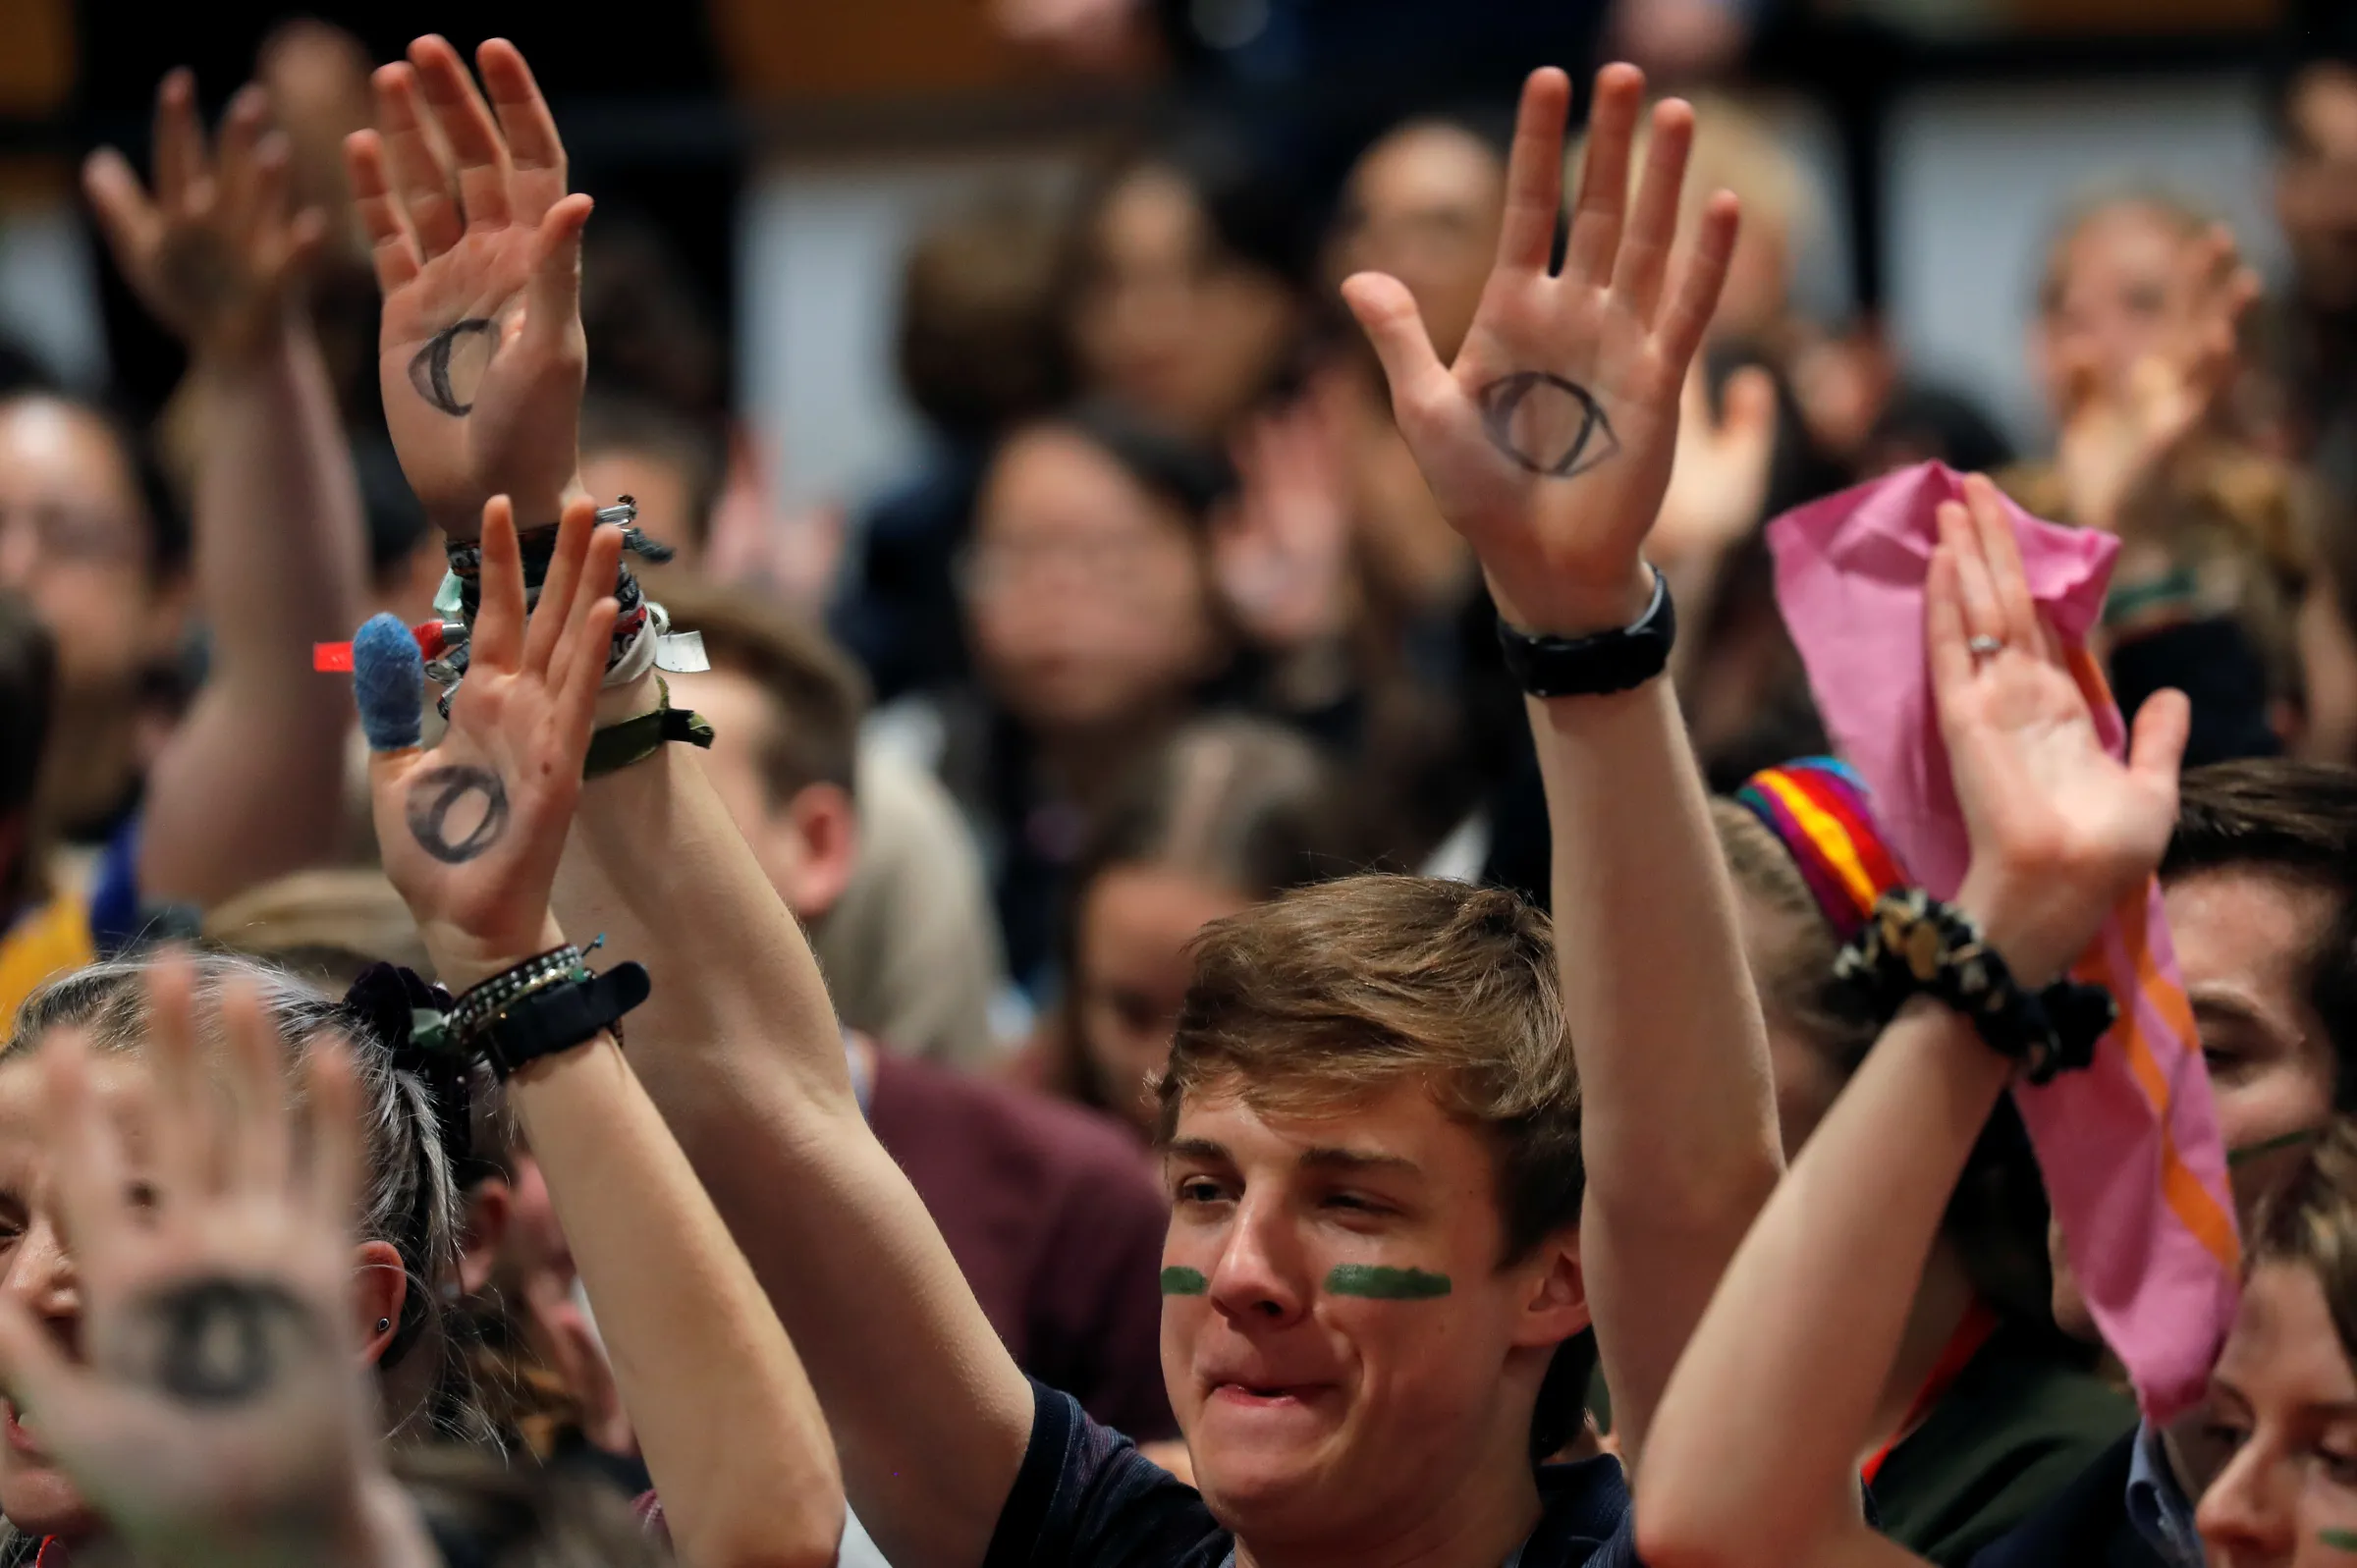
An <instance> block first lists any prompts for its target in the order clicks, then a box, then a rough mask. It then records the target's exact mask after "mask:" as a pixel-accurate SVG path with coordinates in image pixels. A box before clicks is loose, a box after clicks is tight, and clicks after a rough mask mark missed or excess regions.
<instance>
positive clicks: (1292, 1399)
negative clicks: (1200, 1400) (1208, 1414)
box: [1210, 1382, 1319, 1410]
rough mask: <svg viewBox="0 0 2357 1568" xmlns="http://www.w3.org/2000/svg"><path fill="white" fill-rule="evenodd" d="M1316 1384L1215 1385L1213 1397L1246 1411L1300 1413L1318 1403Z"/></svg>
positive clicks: (1223, 1383) (1222, 1383) (1228, 1383)
mask: <svg viewBox="0 0 2357 1568" xmlns="http://www.w3.org/2000/svg"><path fill="white" fill-rule="evenodd" d="M1318 1393H1319V1385H1318V1384H1316V1383H1241V1382H1215V1383H1213V1384H1212V1385H1211V1394H1210V1397H1211V1398H1213V1399H1215V1400H1219V1401H1221V1402H1223V1403H1226V1404H1231V1405H1235V1406H1239V1407H1241V1408H1243V1409H1245V1410H1283V1409H1288V1408H1291V1409H1297V1408H1299V1407H1301V1406H1303V1405H1306V1404H1308V1403H1309V1402H1310V1401H1311V1400H1313V1399H1315V1398H1316V1397H1317V1395H1318Z"/></svg>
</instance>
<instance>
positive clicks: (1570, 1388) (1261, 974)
mask: <svg viewBox="0 0 2357 1568" xmlns="http://www.w3.org/2000/svg"><path fill="white" fill-rule="evenodd" d="M1410 1080H1421V1081H1422V1082H1423V1083H1424V1085H1425V1086H1426V1087H1427V1088H1428V1089H1429V1091H1430V1093H1431V1095H1432V1097H1433V1100H1434V1102H1435V1103H1436V1104H1437V1105H1438V1106H1439V1107H1440V1108H1441V1109H1442V1110H1444V1111H1446V1112H1447V1113H1448V1114H1449V1115H1451V1116H1453V1117H1454V1118H1456V1119H1457V1120H1458V1121H1460V1122H1463V1123H1466V1124H1468V1125H1470V1126H1471V1127H1472V1128H1474V1129H1475V1130H1476V1131H1477V1132H1478V1133H1480V1134H1481V1136H1482V1137H1483V1138H1484V1139H1485V1140H1486V1141H1487V1142H1488V1143H1489V1145H1490V1148H1491V1151H1492V1154H1493V1156H1494V1158H1495V1160H1496V1163H1497V1181H1498V1187H1497V1196H1498V1215H1499V1220H1500V1228H1501V1229H1502V1230H1503V1232H1504V1237H1503V1245H1502V1247H1501V1249H1500V1257H1499V1264H1500V1266H1501V1267H1504V1266H1506V1265H1508V1264H1512V1263H1515V1262H1517V1261H1519V1260H1520V1259H1523V1258H1526V1257H1528V1256H1529V1255H1530V1253H1531V1251H1532V1250H1533V1249H1534V1248H1536V1247H1537V1246H1538V1245H1539V1244H1540V1242H1542V1241H1543V1240H1545V1239H1546V1237H1548V1236H1549V1235H1551V1234H1553V1233H1554V1232H1556V1231H1559V1230H1561V1229H1562V1228H1563V1227H1564V1226H1566V1225H1576V1224H1577V1223H1578V1222H1579V1208H1580V1202H1581V1200H1582V1198H1583V1197H1584V1196H1585V1195H1586V1192H1587V1171H1586V1167H1585V1166H1584V1165H1583V1164H1582V1163H1581V1161H1580V1141H1579V1116H1580V1099H1579V1069H1578V1066H1577V1064H1576V1063H1575V1062H1574V1061H1573V1059H1572V1055H1571V1043H1570V1040H1569V1038H1568V1037H1567V1035H1566V1034H1565V1032H1564V1025H1563V1006H1562V989H1561V984H1560V982H1559V980H1558V978H1557V974H1556V964H1555V932H1554V927H1553V925H1552V924H1551V923H1550V922H1549V920H1548V918H1547V916H1546V915H1545V914H1544V913H1542V912H1541V911H1539V910H1538V909H1535V908H1533V907H1532V906H1531V905H1530V904H1528V903H1526V902H1524V901H1523V900H1522V898H1521V897H1520V896H1518V895H1517V894H1514V893H1511V892H1506V891H1504V890H1502V889H1497V888H1479V887H1473V886H1471V885H1468V884H1465V883H1458V882H1444V881H1441V880H1440V879H1438V878H1433V877H1391V876H1360V877H1344V878H1342V879H1340V880H1339V881H1334V882H1328V883H1322V884H1320V885H1318V886H1316V887H1310V888H1297V889H1294V890H1293V891H1292V892H1287V893H1285V894H1282V895H1281V896H1279V897H1277V898H1274V899H1271V900H1270V901H1268V902H1266V903H1262V904H1258V905H1255V906H1254V907H1252V908H1250V909H1247V910H1245V911H1244V912H1243V913H1242V914H1239V915H1233V916H1231V917H1229V918H1228V919H1226V920H1218V921H1214V922H1213V923H1212V924H1210V925H1209V926H1206V927H1205V928H1204V929H1203V933H1202V935H1201V936H1199V937H1198V938H1196V940H1195V979H1194V984H1193V985H1191V986H1190V987H1188V988H1187V993H1186V1002H1185V1005H1184V1006H1183V1007H1181V1008H1180V1010H1179V1014H1178V1030H1177V1032H1176V1034H1175V1035H1174V1036H1173V1038H1172V1041H1171V1059H1170V1065H1169V1066H1168V1067H1167V1068H1166V1069H1165V1070H1164V1072H1163V1074H1162V1078H1161V1083H1160V1086H1159V1087H1160V1093H1161V1097H1162V1118H1161V1127H1160V1130H1159V1134H1158V1141H1161V1142H1168V1141H1169V1139H1170V1138H1171V1136H1172V1135H1173V1133H1174V1131H1175V1130H1176V1128H1177V1126H1178V1108H1179V1105H1180V1103H1181V1102H1182V1101H1183V1100H1184V1099H1185V1097H1186V1095H1187V1094H1188V1093H1189V1092H1190V1091H1197V1092H1199V1091H1201V1090H1203V1089H1205V1088H1207V1087H1209V1086H1211V1085H1214V1084H1218V1085H1222V1086H1227V1085H1234V1086H1236V1087H1237V1088H1238V1089H1239V1092H1240V1093H1241V1094H1242V1096H1243V1098H1244V1099H1245V1101H1246V1102H1247V1103H1248V1104H1254V1105H1296V1106H1297V1105H1307V1106H1313V1107H1326V1106H1335V1107H1341V1106H1346V1105H1348V1104H1350V1103H1351V1102H1352V1101H1354V1100H1356V1099H1358V1098H1360V1097H1361V1096H1364V1095H1366V1094H1367V1093H1369V1092H1370V1091H1374V1090H1380V1089H1382V1088H1385V1087H1388V1086H1390V1085H1392V1084H1396V1083H1399V1082H1403V1081H1410ZM1594 1358H1595V1341H1594V1339H1593V1338H1592V1337H1591V1336H1589V1335H1587V1334H1580V1335H1577V1336H1574V1337H1573V1338H1572V1339H1569V1340H1566V1341H1564V1343H1563V1345H1562V1347H1559V1349H1558V1350H1557V1353H1556V1357H1555V1360H1554V1362H1553V1363H1552V1364H1551V1365H1550V1367H1549V1369H1548V1373H1547V1377H1546V1379H1545V1382H1544V1384H1543V1385H1542V1386H1541V1388H1540V1390H1539V1400H1538V1406H1537V1408H1536V1409H1535V1410H1534V1411H1533V1413H1532V1420H1531V1453H1532V1456H1533V1457H1534V1458H1539V1457H1544V1456H1545V1455H1547V1454H1551V1453H1553V1452H1555V1451H1556V1450H1557V1449H1558V1448H1560V1447H1562V1444H1563V1443H1564V1442H1566V1441H1567V1440H1569V1438H1570V1436H1571V1434H1572V1433H1573V1432H1574V1431H1576V1430H1577V1426H1578V1421H1579V1412H1580V1401H1581V1399H1582V1398H1583V1397H1584V1395H1585V1393H1586V1390H1587V1382H1588V1375H1589V1373H1590V1371H1591V1370H1592V1369H1593V1365H1594Z"/></svg>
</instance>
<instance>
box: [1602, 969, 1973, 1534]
mask: <svg viewBox="0 0 2357 1568" xmlns="http://www.w3.org/2000/svg"><path fill="white" fill-rule="evenodd" d="M2010 1071H2011V1063H2010V1062H2008V1061H2007V1060H2006V1059H2005V1058H2004V1057H2002V1056H2000V1055H1999V1054H1996V1053H1995V1052H1993V1051H1990V1050H1988V1049H1987V1048H1986V1047H1985V1046H1983V1045H1982V1044H1981V1042H1980V1040H1979V1038H1978V1037H1977V1036H1975V1035H1974V1033H1973V1032H1972V1029H1971V1027H1970V1025H1969V1024H1967V1023H1966V1022H1965V1021H1964V1020H1962V1019H1961V1018H1959V1017H1958V1016H1957V1015H1956V1014H1955V1013H1954V1012H1952V1011H1950V1010H1948V1009H1947V1008H1946V1007H1945V1006H1943V1005H1941V1004H1939V1003H1937V1002H1934V1001H1930V1000H1916V1001H1913V1002H1910V1003H1909V1004H1908V1006H1907V1007H1906V1008H1905V1009H1904V1010H1903V1011H1901V1012H1900V1014H1899V1016H1898V1018H1897V1019H1896V1020H1895V1021H1894V1022H1893V1023H1892V1024H1891V1027H1890V1028H1889V1029H1887V1030H1886V1031H1884V1033H1883V1036H1882V1038H1881V1040H1880V1041H1879V1042H1877V1044H1876V1045H1875V1048H1874V1050H1873V1051H1872V1052H1871V1053H1870V1054H1868V1055H1867V1057H1866V1060H1865V1064H1864V1065H1863V1066H1861V1067H1860V1068H1859V1069H1858V1072H1857V1075H1856V1076H1855V1077H1854V1078H1852V1079H1851V1080H1850V1082H1849V1084H1848V1086H1847V1087H1846V1088H1844V1089H1843V1091H1842V1093H1841V1097H1840V1099H1839V1100H1837V1101H1836V1103H1835V1105H1834V1108H1833V1110H1832V1111H1831V1113H1829V1114H1828V1115H1827V1117H1826V1119H1825V1121H1824V1122H1823V1123H1822V1124H1820V1125H1819V1126H1818V1128H1817V1130H1816V1132H1815V1133H1814V1134H1812V1135H1811V1137H1810V1139H1809V1142H1808V1145H1807V1147H1806V1148H1804V1149H1803V1150H1802V1151H1801V1153H1800V1156H1799V1158H1798V1159H1797V1160H1795V1161H1794V1162H1793V1165H1792V1169H1791V1171H1790V1173H1789V1174H1787V1175H1786V1176H1785V1177H1784V1180H1783V1182H1782V1184H1781V1186H1779V1187H1778V1188H1777V1191H1776V1195H1775V1196H1774V1197H1773V1198H1772V1199H1771V1200H1770V1201H1769V1203H1768V1206H1767V1208H1766V1209H1765V1210H1764V1211H1763V1212H1762V1213H1761V1216H1760V1218H1759V1222H1758V1223H1757V1224H1756V1225H1754V1226H1753V1227H1752V1230H1751V1233H1750V1235H1748V1236H1747V1237H1745V1238H1744V1241H1743V1244H1742V1247H1741V1249H1740V1250H1739V1251H1738V1252H1737V1254H1736V1256H1735V1260H1734V1262H1733V1263H1732V1264H1731V1265H1729V1266H1728V1268H1727V1275H1726V1277H1725V1278H1724V1279H1723V1280H1722V1281H1721V1282H1720V1286H1719V1289H1718V1292H1717V1294H1716V1295H1714V1296H1713V1297H1712V1299H1711V1306H1710V1310H1709V1312H1708V1313H1707V1314H1705V1316H1704V1318H1703V1322H1702V1325H1701V1326H1700V1327H1699V1328H1698V1329H1696V1331H1695V1334H1694V1338H1693V1341H1692V1343H1690V1344H1689V1345H1688V1346H1687V1348H1686V1354H1685V1357H1684V1359H1683V1360H1681V1361H1680V1362H1679V1363H1678V1366H1677V1371H1676V1375H1675V1376H1674V1377H1673V1378H1672V1379H1671V1382H1670V1387H1669V1391H1668V1392H1667V1394H1666V1395H1665V1396H1664V1398H1663V1400H1662V1405H1661V1410H1660V1414H1659V1417H1658V1419H1657V1420H1656V1422H1655V1424H1654V1430H1653V1435H1652V1439H1651V1442H1650V1445H1649V1447H1648V1449H1647V1452H1646V1460H1645V1485H1644V1487H1642V1488H1641V1489H1640V1491H1639V1493H1638V1497H1639V1501H1638V1529H1639V1533H1640V1538H1641V1541H1643V1543H1644V1544H1643V1550H1644V1553H1645V1557H1646V1560H1647V1561H1649V1562H1672V1563H1684V1562H1688V1561H1697V1560H1699V1561H1707V1562H1711V1563H1741V1564H1760V1565H1768V1564H1777V1565H1781V1564H1784V1563H1790V1562H1798V1561H1802V1560H1804V1558H1805V1557H1806V1551H1805V1548H1806V1547H1807V1546H1808V1545H1809V1543H1810V1542H1811V1541H1815V1540H1818V1539H1820V1538H1821V1537H1822V1536H1823V1535H1824V1534H1825V1533H1826V1532H1827V1530H1828V1529H1829V1528H1830V1525H1831V1524H1832V1523H1834V1522H1836V1521H1834V1520H1830V1519H1829V1515H1828V1509H1829V1508H1830V1507H1831V1506H1832V1500H1833V1499H1835V1498H1836V1497H1840V1496H1843V1495H1844V1494H1845V1493H1846V1490H1847V1488H1848V1487H1849V1486H1850V1485H1851V1482H1852V1478H1854V1476H1855V1475H1856V1470H1857V1464H1858V1456H1859V1453H1860V1451H1861V1449H1862V1448H1863V1446H1864V1445H1865V1444H1866V1442H1867V1441H1868V1440H1870V1436H1871V1433H1870V1432H1869V1427H1870V1425H1871V1423H1872V1420H1873V1415H1874V1411H1875V1408H1876V1406H1877V1404H1878V1402H1879V1401H1880V1400H1881V1398H1882V1395H1883V1389H1884V1384H1885V1382H1886V1381H1887V1380H1888V1379H1889V1377H1890V1372H1891V1360H1892V1358H1893V1357H1894V1356H1895V1355H1896V1354H1897V1351H1898V1345H1899V1339H1900V1336H1901V1333H1902V1332H1903V1330H1904V1327H1905V1325H1906V1322H1907V1316H1908V1313H1909V1311H1910V1309H1911V1308H1912V1306H1913V1303H1914V1299H1915V1292H1916V1287H1917V1282H1918V1281H1919V1279H1920V1278H1921V1277H1922V1273H1923V1267H1924V1262H1925V1260H1926V1258H1927V1257H1928V1256H1929V1254H1930V1252H1931V1248H1932V1243H1933V1240H1934V1238H1935V1236H1936V1235H1937V1234H1938V1232H1939V1228H1940V1223H1941V1218H1942V1216H1943V1215H1944V1214H1945V1213H1946V1207H1947V1202H1948V1197H1949V1194H1950V1193H1951V1192H1953V1191H1954V1189H1955V1184H1956V1179H1957V1177H1958V1175H1959V1174H1960V1173H1961V1172H1962V1170H1963V1168H1964V1162H1965V1160H1966V1158H1967V1157H1968V1156H1969V1155H1970V1154H1971V1152H1972V1147H1973V1143H1974V1141H1975V1140H1976V1139H1977V1138H1978V1137H1979V1136H1980V1131H1981V1128H1982V1125H1983V1124H1984V1123H1986V1122H1987V1121H1988V1119H1989V1115H1990V1112H1991V1110H1992V1109H1993V1108H1995V1107H1996V1104H1997V1099H1998V1096H1999V1095H2001V1093H2003V1091H2004V1087H2005V1084H2006V1081H2007V1079H2008V1077H2009V1075H2010ZM1829 1302H1837V1303H1838V1304H1839V1310H1838V1311H1829V1310H1828V1306H1827V1304H1828V1303H1829ZM1796 1410H1806V1411H1807V1412H1808V1413H1809V1419H1808V1420H1806V1421H1794V1420H1793V1419H1792V1412H1794V1411H1796ZM1713 1543H1715V1545H1714V1544H1713ZM1695 1552H1702V1553H1705V1555H1703V1556H1700V1557H1695V1556H1692V1555H1690V1554H1691V1553H1695Z"/></svg>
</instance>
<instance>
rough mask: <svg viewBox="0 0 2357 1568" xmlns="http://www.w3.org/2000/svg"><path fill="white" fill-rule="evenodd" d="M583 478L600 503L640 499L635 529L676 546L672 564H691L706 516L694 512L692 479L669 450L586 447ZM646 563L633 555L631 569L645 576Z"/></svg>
mask: <svg viewBox="0 0 2357 1568" xmlns="http://www.w3.org/2000/svg"><path fill="white" fill-rule="evenodd" d="M581 484H582V485H583V486H584V487H585V488H586V489H587V490H588V492H589V494H590V495H592V496H594V497H596V498H597V504H598V505H599V506H601V507H610V506H612V505H613V504H614V503H615V502H617V501H619V500H621V499H622V498H623V497H624V496H629V497H630V499H631V500H632V501H634V502H636V503H637V504H638V528H639V530H640V531H641V532H643V533H644V534H645V535H646V536H647V537H648V538H649V539H652V540H654V541H655V542H656V543H657V544H667V545H669V546H671V547H672V548H673V549H674V550H676V551H678V552H679V555H678V556H677V557H675V558H674V559H673V561H672V563H671V564H672V565H673V566H675V567H678V568H681V569H682V570H693V569H694V568H695V567H696V564H697V561H698V560H699V558H700V557H701V556H702V554H703V539H704V534H705V532H706V529H707V525H708V524H709V522H710V519H709V518H706V517H699V516H697V515H696V512H697V510H698V503H697V500H696V494H695V482H694V480H693V479H691V478H690V477H689V476H688V474H687V472H686V470H685V469H684V468H683V467H681V466H680V464H679V463H678V462H676V461H674V460H672V458H671V457H670V455H669V454H667V453H665V452H663V451H661V450H660V449H658V448H656V447H653V446H645V447H628V446H611V447H599V448H594V449H586V448H585V449H584V450H583V451H582V453H581ZM650 565H653V563H649V562H645V561H633V562H632V564H631V568H630V569H631V570H633V571H636V572H638V573H639V574H640V575H641V576H644V575H645V573H646V570H647V568H648V567H649V566H650Z"/></svg>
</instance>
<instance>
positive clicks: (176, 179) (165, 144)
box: [154, 67, 210, 212]
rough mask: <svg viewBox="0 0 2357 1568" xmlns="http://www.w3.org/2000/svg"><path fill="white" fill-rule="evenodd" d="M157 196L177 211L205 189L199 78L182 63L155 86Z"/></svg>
mask: <svg viewBox="0 0 2357 1568" xmlns="http://www.w3.org/2000/svg"><path fill="white" fill-rule="evenodd" d="M154 136H155V144H154V163H155V170H154V173H155V199H156V200H157V201H158V202H159V203H161V204H162V205H163V207H164V209H165V210H166V211H168V212H169V211H177V210H178V209H180V208H182V207H184V206H187V205H188V204H189V203H190V202H191V201H192V200H194V199H196V198H197V197H198V196H200V195H201V194H202V193H203V192H202V191H201V189H199V188H200V186H201V185H202V184H203V182H204V181H205V178H206V176H207V175H208V174H209V172H210V171H209V170H207V169H206V167H205V157H204V127H203V126H202V125H200V124H199V123H198V122H197V119H196V78H195V77H194V76H193V75H192V73H190V71H189V70H188V69H187V68H186V67H183V68H181V69H179V70H177V71H173V72H169V73H167V74H166V75H165V77H164V80H163V82H162V83H161V84H160V85H159V86H157V88H156V89H155V131H154Z"/></svg>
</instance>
